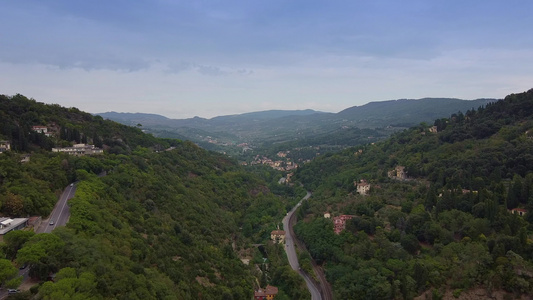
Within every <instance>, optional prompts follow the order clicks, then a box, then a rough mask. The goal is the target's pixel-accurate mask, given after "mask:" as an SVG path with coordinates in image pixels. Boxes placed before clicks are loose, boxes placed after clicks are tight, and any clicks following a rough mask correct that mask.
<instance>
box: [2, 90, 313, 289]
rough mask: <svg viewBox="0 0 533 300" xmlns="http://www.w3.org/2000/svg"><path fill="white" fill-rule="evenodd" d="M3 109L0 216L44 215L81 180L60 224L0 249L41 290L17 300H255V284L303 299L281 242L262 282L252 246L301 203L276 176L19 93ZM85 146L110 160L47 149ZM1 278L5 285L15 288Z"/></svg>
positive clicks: (19, 236) (15, 236)
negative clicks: (5, 145) (43, 129)
mask: <svg viewBox="0 0 533 300" xmlns="http://www.w3.org/2000/svg"><path fill="white" fill-rule="evenodd" d="M0 108H1V110H0V114H1V117H0V120H1V121H0V122H1V123H0V134H1V136H0V140H7V141H10V142H11V144H12V145H13V147H12V149H11V151H6V152H3V153H1V154H0V216H2V215H5V216H12V217H17V216H29V215H42V216H43V217H46V216H47V214H48V213H49V212H50V211H51V209H52V208H53V206H54V204H55V201H57V193H58V192H59V191H60V190H62V188H64V187H65V186H66V185H67V184H68V183H70V182H73V181H76V182H77V183H76V195H75V197H74V198H73V199H72V200H70V201H69V205H70V206H71V208H70V212H71V217H70V220H69V222H68V223H67V226H66V227H60V228H57V229H56V230H54V231H53V232H52V233H51V234H33V233H32V232H31V231H13V232H10V233H8V234H7V235H6V236H5V239H4V243H3V244H2V243H0V246H1V247H0V254H3V255H2V256H4V255H5V256H6V258H7V259H12V260H13V261H14V262H16V264H17V265H18V266H21V265H23V264H28V265H29V267H30V268H31V269H30V275H31V276H32V277H33V278H36V279H40V280H43V282H44V284H40V285H39V286H36V287H34V288H32V291H31V294H30V293H26V294H22V295H20V297H22V298H23V299H29V298H31V297H37V298H39V299H250V298H251V297H252V293H253V290H254V289H255V288H257V282H258V281H259V282H260V284H261V285H262V286H263V287H264V286H265V285H266V284H267V283H270V284H273V285H276V286H278V287H279V288H280V292H279V294H278V296H279V298H280V299H306V297H308V294H307V292H306V291H305V284H304V283H303V281H302V280H301V279H300V278H299V276H298V275H297V274H296V273H295V272H292V271H291V270H290V267H288V266H287V263H286V262H285V259H284V258H283V255H282V254H281V253H282V247H281V246H280V245H266V246H265V247H266V248H267V249H268V250H267V253H265V254H267V255H268V256H267V257H266V258H268V262H270V265H269V268H268V276H267V275H266V272H267V270H266V269H265V268H264V267H263V268H262V269H263V273H261V272H260V271H259V270H258V269H257V268H256V267H255V265H254V263H255V262H257V261H260V262H261V263H263V264H264V263H265V261H263V257H262V255H261V253H260V252H259V251H258V250H257V249H256V248H253V247H252V246H251V244H254V243H266V242H267V241H268V239H269V234H270V231H271V230H273V229H275V228H276V225H277V222H278V221H279V220H281V218H282V216H283V215H285V213H286V208H287V207H290V205H291V204H290V203H294V201H297V199H298V197H299V196H298V195H292V196H294V197H291V193H292V190H286V189H283V188H281V189H280V188H278V187H276V185H274V184H273V183H276V182H277V179H278V178H279V177H278V176H280V175H278V174H277V173H276V172H275V171H274V170H265V169H260V170H256V172H250V171H247V170H245V169H243V168H242V167H241V166H239V165H238V164H236V163H235V162H234V161H232V160H230V159H228V158H227V157H226V156H223V155H221V154H216V153H211V152H207V151H205V150H203V149H201V148H199V147H198V146H196V145H194V144H193V143H190V142H182V141H179V140H171V139H158V138H154V137H153V136H150V135H146V134H143V133H142V132H141V130H140V129H137V128H133V127H127V126H124V125H120V124H117V123H114V122H111V121H104V120H103V119H102V118H101V117H98V116H96V117H93V116H91V115H90V114H87V113H83V112H80V111H78V110H77V109H75V108H70V109H67V108H62V107H59V106H57V105H45V104H42V103H39V102H36V101H34V100H31V99H27V98H25V97H24V96H21V95H16V96H13V97H8V96H1V98H0ZM36 125H43V126H47V127H49V128H52V130H51V131H52V132H53V133H54V134H53V135H51V136H50V137H47V136H45V135H44V134H42V133H35V132H33V131H32V130H31V128H32V126H36ZM80 142H82V143H84V142H88V143H95V144H99V145H100V146H101V147H103V148H104V149H105V152H104V154H102V155H95V156H82V157H75V156H69V155H67V154H64V153H52V152H50V151H49V149H50V148H51V147H54V146H60V145H65V146H66V145H71V144H73V143H80ZM28 154H30V155H31V156H30V161H29V162H21V158H22V157H23V156H26V155H28ZM272 190H274V191H275V192H276V194H274V193H273V192H272ZM1 252H3V253H1ZM243 255H251V256H252V258H253V259H252V262H251V263H250V265H247V264H244V263H243V262H241V260H240V258H242V257H243ZM257 256H258V257H257ZM255 257H257V259H256V258H255ZM4 262H6V260H0V263H4ZM0 273H1V272H0ZM6 274H7V273H6ZM1 275H2V276H0V284H2V283H6V284H7V282H8V281H9V280H11V279H10V276H7V275H6V276H5V277H4V275H5V274H4V273H1ZM8 275H9V274H8ZM52 275H53V277H54V281H53V282H52V281H46V280H47V279H48V278H50V276H52ZM14 280H15V281H16V280H17V279H14ZM12 283H13V282H11V284H12Z"/></svg>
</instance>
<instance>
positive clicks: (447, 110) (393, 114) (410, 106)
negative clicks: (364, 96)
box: [337, 98, 498, 127]
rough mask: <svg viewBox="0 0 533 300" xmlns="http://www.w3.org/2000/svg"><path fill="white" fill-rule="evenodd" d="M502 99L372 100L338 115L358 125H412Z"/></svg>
mask: <svg viewBox="0 0 533 300" xmlns="http://www.w3.org/2000/svg"><path fill="white" fill-rule="evenodd" d="M497 100H498V99H477V100H461V99H454V98H422V99H399V100H389V101H379V102H370V103H367V104H365V105H362V106H354V107H350V108H347V109H345V110H343V111H341V112H339V113H338V114H337V116H339V117H341V118H343V119H348V120H351V121H353V122H355V123H356V124H357V125H358V127H382V126H387V125H391V124H402V125H403V126H406V127H409V126H413V125H416V124H419V123H421V122H430V121H432V120H435V119H438V118H443V117H448V116H450V115H451V114H453V113H457V112H459V111H461V112H463V113H465V112H466V111H468V110H473V109H477V108H479V107H480V106H485V105H487V104H488V103H491V102H495V101H497Z"/></svg>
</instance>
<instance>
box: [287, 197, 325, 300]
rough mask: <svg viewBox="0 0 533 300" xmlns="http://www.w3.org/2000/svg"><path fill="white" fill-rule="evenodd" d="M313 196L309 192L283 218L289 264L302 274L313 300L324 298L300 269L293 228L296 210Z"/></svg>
mask: <svg viewBox="0 0 533 300" xmlns="http://www.w3.org/2000/svg"><path fill="white" fill-rule="evenodd" d="M309 197H311V193H310V192H307V195H305V197H303V199H302V200H300V202H298V204H296V206H294V207H293V208H292V209H291V211H290V212H288V213H287V215H286V216H285V218H283V229H284V230H285V245H286V246H285V251H286V252H287V258H288V259H289V264H290V265H291V268H292V269H293V270H295V271H297V272H298V273H299V274H300V276H302V277H303V278H304V280H305V283H306V284H307V289H309V292H310V293H311V299H312V300H322V299H323V298H322V295H321V293H320V289H319V287H317V286H316V285H315V283H314V281H313V280H312V279H311V278H310V277H309V275H308V274H307V273H306V272H304V271H302V270H301V269H300V263H298V256H297V255H296V249H295V245H294V243H295V237H294V232H293V230H292V226H293V225H294V224H293V223H294V220H295V219H294V218H293V215H294V212H295V211H296V210H297V209H298V207H300V205H302V202H303V201H306V200H307V199H309Z"/></svg>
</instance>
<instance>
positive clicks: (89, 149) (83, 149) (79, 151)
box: [0, 126, 104, 162]
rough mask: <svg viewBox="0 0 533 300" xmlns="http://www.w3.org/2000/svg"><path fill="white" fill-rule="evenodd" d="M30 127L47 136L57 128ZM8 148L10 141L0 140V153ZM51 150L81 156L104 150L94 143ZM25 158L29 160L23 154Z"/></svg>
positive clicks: (51, 134)
mask: <svg viewBox="0 0 533 300" xmlns="http://www.w3.org/2000/svg"><path fill="white" fill-rule="evenodd" d="M31 129H32V130H33V131H35V132H37V133H42V134H44V135H46V136H48V137H50V136H53V135H55V132H56V131H57V129H56V130H49V128H48V127H47V126H33V127H32V128H31ZM9 150H11V143H10V142H9V141H0V153H3V152H6V151H9ZM52 152H64V153H67V154H70V155H76V156H83V155H92V154H101V153H103V152H104V150H103V149H101V148H98V147H96V146H94V145H87V144H75V145H74V146H71V147H63V148H52ZM27 160H29V157H28V156H25V157H24V158H23V161H22V162H26V161H27Z"/></svg>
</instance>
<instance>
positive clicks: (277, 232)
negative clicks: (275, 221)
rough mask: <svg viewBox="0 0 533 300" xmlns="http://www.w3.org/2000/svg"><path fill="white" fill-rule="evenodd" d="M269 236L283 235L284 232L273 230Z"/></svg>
mask: <svg viewBox="0 0 533 300" xmlns="http://www.w3.org/2000/svg"><path fill="white" fill-rule="evenodd" d="M270 234H277V235H282V234H283V235H285V231H283V230H273V231H272V232H271V233H270Z"/></svg>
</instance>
